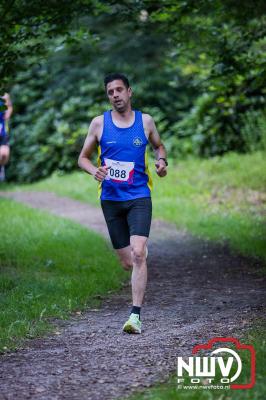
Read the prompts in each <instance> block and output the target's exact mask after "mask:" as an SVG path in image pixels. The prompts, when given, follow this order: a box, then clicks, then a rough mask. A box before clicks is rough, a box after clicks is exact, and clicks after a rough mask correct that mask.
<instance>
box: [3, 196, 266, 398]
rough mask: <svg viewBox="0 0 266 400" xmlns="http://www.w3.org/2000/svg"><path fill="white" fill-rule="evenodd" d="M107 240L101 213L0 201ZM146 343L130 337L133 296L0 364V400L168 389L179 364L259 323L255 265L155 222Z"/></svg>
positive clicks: (46, 199) (114, 299)
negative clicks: (213, 341)
mask: <svg viewBox="0 0 266 400" xmlns="http://www.w3.org/2000/svg"><path fill="white" fill-rule="evenodd" d="M0 195H1V196H2V195H4V196H5V197H9V198H13V199H15V200H17V201H21V202H24V203H26V204H28V205H30V206H32V207H37V208H42V209H46V210H49V211H50V212H52V213H54V214H56V215H60V216H63V217H68V218H70V219H73V220H75V221H77V222H79V223H82V224H83V225H85V226H87V227H90V228H92V229H95V230H97V231H98V232H100V233H102V234H105V235H106V229H105V225H104V221H103V218H102V215H101V212H100V211H99V210H98V209H95V208H94V207H91V206H89V205H87V204H84V203H80V202H77V201H74V200H70V199H66V198H59V197H57V196H55V195H54V194H51V193H33V192H31V193H25V192H23V193H22V192H15V193H11V192H10V193H3V192H2V193H0ZM148 267H149V283H148V289H147V294H146V298H145V305H144V307H143V312H142V320H143V327H144V330H143V334H142V335H127V334H123V333H122V332H121V326H122V324H123V322H124V321H125V318H126V317H127V316H128V312H129V307H130V287H129V286H127V287H125V288H124V289H123V291H121V292H120V293H118V294H116V295H113V296H111V297H109V298H107V299H106V300H105V301H104V302H103V305H102V307H101V309H100V310H99V311H94V310H88V312H86V313H84V314H83V315H82V316H79V317H75V318H72V319H71V320H70V321H67V322H60V321H59V322H58V330H59V331H60V333H61V334H60V335H55V336H49V337H46V338H43V339H36V340H32V341H31V342H30V343H29V344H28V346H27V347H25V348H24V349H23V350H20V351H18V352H17V353H13V354H6V355H4V356H1V366H0V386H1V391H0V399H1V400H2V399H10V400H11V399H14V398H16V399H17V400H21V399H23V400H24V399H38V400H50V399H51V400H52V399H53V400H55V399H58V400H61V399H69V400H70V399H71V400H74V399H77V400H90V399H92V400H98V399H99V400H109V399H116V398H125V397H126V396H127V395H129V394H130V393H132V392H134V391H136V390H138V389H140V388H143V387H147V386H150V385H152V384H154V383H155V382H158V381H162V380H165V379H166V378H167V376H168V375H169V374H170V373H171V372H173V371H174V369H175V365H176V357H177V356H180V355H185V354H186V355H191V350H192V347H193V345H195V344H196V343H204V342H206V341H207V340H209V339H210V338H212V337H215V336H222V337H226V336H228V335H229V336H232V335H233V334H235V335H237V337H238V338H239V337H240V336H241V333H243V331H245V330H246V329H247V328H248V327H249V326H251V325H252V321H253V320H254V319H256V318H257V317H260V316H262V315H263V308H264V306H265V294H264V293H265V278H262V277H260V276H258V275H256V274H255V271H256V269H257V268H258V267H259V264H258V263H257V261H256V260H250V259H247V258H245V257H242V256H239V255H236V254H233V253H232V252H230V251H229V250H228V248H226V247H222V246H218V245H214V244H211V243H208V242H206V241H202V240H198V239H195V238H192V237H191V236H189V235H186V234H183V233H180V232H178V231H177V230H176V229H175V228H174V226H171V225H169V224H166V223H163V222H160V221H155V222H154V223H153V226H152V235H151V239H150V244H149V258H148Z"/></svg>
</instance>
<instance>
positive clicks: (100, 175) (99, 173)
mask: <svg viewBox="0 0 266 400" xmlns="http://www.w3.org/2000/svg"><path fill="white" fill-rule="evenodd" d="M109 168H110V167H107V166H106V165H104V166H102V167H99V168H97V170H96V172H95V174H94V179H96V181H99V182H102V181H104V180H105V178H106V176H107V174H108V169H109Z"/></svg>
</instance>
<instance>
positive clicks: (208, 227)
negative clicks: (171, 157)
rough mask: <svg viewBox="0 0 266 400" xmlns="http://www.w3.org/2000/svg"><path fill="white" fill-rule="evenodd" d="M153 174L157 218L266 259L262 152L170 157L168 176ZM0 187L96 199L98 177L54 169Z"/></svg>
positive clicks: (265, 169)
mask: <svg viewBox="0 0 266 400" xmlns="http://www.w3.org/2000/svg"><path fill="white" fill-rule="evenodd" d="M150 165H151V167H152V163H150ZM151 169H152V168H151ZM153 180H154V191H153V204H154V216H155V217H156V218H162V219H165V220H167V221H170V222H173V223H175V224H176V226H177V228H178V229H183V230H186V231H189V232H190V233H192V234H193V235H196V236H200V237H204V238H207V239H210V240H215V241H221V242H228V244H229V245H230V246H231V248H233V249H235V250H237V251H239V252H241V253H242V254H246V255H252V256H258V257H261V258H263V259H264V260H266V241H265V237H266V223H265V222H266V218H265V215H266V192H265V188H266V163H265V153H263V152H255V153H251V154H242V155H241V154H235V153H229V154H226V155H225V156H223V157H214V158H211V159H207V160H202V159H190V160H186V161H178V162H177V161H175V162H174V161H171V162H170V166H169V169H168V175H167V177H166V178H164V179H160V178H158V177H157V176H156V174H155V173H154V171H153ZM2 188H3V189H4V190H11V189H12V190H45V191H52V192H54V193H57V194H58V195H61V196H68V197H71V198H74V199H77V200H81V201H85V202H89V203H91V204H93V205H98V204H99V203H98V200H97V183H96V181H95V180H94V179H92V178H91V177H89V176H88V175H87V174H85V173H83V172H75V173H73V174H70V175H63V176H61V175H59V174H57V173H55V174H53V175H52V176H51V177H50V178H48V179H45V180H43V181H41V182H38V183H35V184H33V185H15V186H14V185H2Z"/></svg>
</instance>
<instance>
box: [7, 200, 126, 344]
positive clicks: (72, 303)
mask: <svg viewBox="0 0 266 400" xmlns="http://www.w3.org/2000/svg"><path fill="white" fill-rule="evenodd" d="M0 209H1V226H3V227H4V229H2V230H1V240H0V327H1V329H0V351H3V350H7V349H11V348H15V347H17V346H18V345H19V343H21V340H22V339H23V338H27V337H28V338H30V337H35V336H37V335H38V334H40V333H43V332H46V331H48V330H50V329H51V325H50V324H49V319H51V318H54V317H56V318H67V316H68V315H69V313H71V312H73V311H80V310H82V309H84V308H85V307H86V306H87V305H94V306H95V302H96V301H97V300H95V296H96V295H98V296H99V295H105V294H106V293H107V292H109V291H113V290H117V289H118V288H119V287H120V286H121V282H122V281H123V279H124V278H125V276H126V275H127V274H126V273H125V272H124V271H123V270H122V269H121V267H120V266H119V263H118V260H117V259H116V257H115V255H114V253H113V252H112V251H111V249H110V247H109V246H108V244H107V242H105V241H104V240H103V239H102V238H101V237H100V236H99V235H97V234H96V233H93V232H90V231H88V230H87V229H85V228H83V227H81V226H80V225H78V224H75V223H73V222H70V221H67V220H64V219H62V218H57V217H54V216H51V215H49V214H48V213H45V212H41V211H38V210H33V209H30V208H28V207H26V206H23V205H21V204H17V203H15V202H13V201H10V200H4V199H0ZM107 260H108V262H107ZM98 302H99V300H98Z"/></svg>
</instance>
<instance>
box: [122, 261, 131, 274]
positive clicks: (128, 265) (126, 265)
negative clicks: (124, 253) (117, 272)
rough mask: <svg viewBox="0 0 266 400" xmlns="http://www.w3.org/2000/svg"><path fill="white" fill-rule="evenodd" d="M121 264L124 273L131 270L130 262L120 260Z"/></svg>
mask: <svg viewBox="0 0 266 400" xmlns="http://www.w3.org/2000/svg"><path fill="white" fill-rule="evenodd" d="M121 264H122V267H123V268H124V269H125V270H126V271H130V270H131V268H132V262H130V261H125V260H121Z"/></svg>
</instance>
